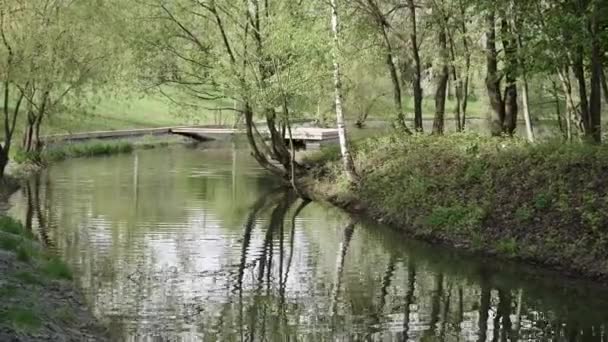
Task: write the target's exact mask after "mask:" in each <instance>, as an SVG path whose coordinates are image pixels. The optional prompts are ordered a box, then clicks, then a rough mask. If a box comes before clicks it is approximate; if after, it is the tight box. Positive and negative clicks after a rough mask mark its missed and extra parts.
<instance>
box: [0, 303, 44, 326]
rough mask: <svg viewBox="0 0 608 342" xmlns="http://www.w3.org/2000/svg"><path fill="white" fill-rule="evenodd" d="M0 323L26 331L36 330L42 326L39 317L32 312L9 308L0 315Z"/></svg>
mask: <svg viewBox="0 0 608 342" xmlns="http://www.w3.org/2000/svg"><path fill="white" fill-rule="evenodd" d="M0 322H2V323H5V324H11V325H13V326H15V327H17V328H20V329H26V330H36V329H38V328H40V327H41V326H42V319H41V318H40V317H39V315H38V314H37V313H36V312H35V311H34V310H31V309H25V308H9V309H8V310H7V311H5V312H2V313H0Z"/></svg>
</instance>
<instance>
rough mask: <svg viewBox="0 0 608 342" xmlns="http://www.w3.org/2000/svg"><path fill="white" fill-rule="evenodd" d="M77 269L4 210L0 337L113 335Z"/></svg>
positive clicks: (42, 338)
mask: <svg viewBox="0 0 608 342" xmlns="http://www.w3.org/2000/svg"><path fill="white" fill-rule="evenodd" d="M84 298H85V297H84V294H83V293H82V292H81V291H80V290H79V289H78V287H77V286H75V284H74V283H73V279H72V272H71V270H70V269H69V267H68V266H67V265H66V264H65V263H64V262H63V261H61V259H60V257H58V256H56V255H54V254H53V253H50V252H49V251H48V250H47V249H46V247H44V246H43V245H42V244H40V243H39V242H38V241H35V239H34V236H33V234H32V233H31V232H29V231H27V230H26V229H25V228H24V227H23V225H22V224H21V223H20V222H18V221H16V220H14V219H13V218H11V217H9V216H0V341H20V342H21V341H24V342H30V341H32V342H34V341H98V342H105V341H108V336H109V335H108V330H107V329H106V327H105V326H104V324H102V323H101V322H100V321H98V320H97V319H96V318H95V317H94V315H93V314H92V312H91V311H90V310H89V306H88V305H87V303H86V301H85V299H84Z"/></svg>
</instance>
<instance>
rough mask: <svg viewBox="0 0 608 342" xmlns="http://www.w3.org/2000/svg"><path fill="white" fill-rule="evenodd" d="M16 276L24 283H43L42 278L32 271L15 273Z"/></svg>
mask: <svg viewBox="0 0 608 342" xmlns="http://www.w3.org/2000/svg"><path fill="white" fill-rule="evenodd" d="M15 278H17V279H19V280H20V281H22V282H23V283H24V284H32V285H38V284H42V280H41V279H40V277H38V276H37V275H35V274H33V273H32V272H27V271H22V272H18V273H16V274H15Z"/></svg>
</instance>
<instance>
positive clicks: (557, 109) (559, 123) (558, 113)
mask: <svg viewBox="0 0 608 342" xmlns="http://www.w3.org/2000/svg"><path fill="white" fill-rule="evenodd" d="M551 85H552V87H553V89H552V92H553V94H552V95H553V99H554V100H555V114H556V116H557V126H558V127H559V131H560V132H561V133H562V134H564V135H565V134H566V128H565V127H564V120H563V118H562V108H561V101H560V100H559V96H558V95H557V94H558V91H557V83H555V80H551Z"/></svg>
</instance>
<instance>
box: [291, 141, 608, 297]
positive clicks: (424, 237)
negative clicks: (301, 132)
mask: <svg viewBox="0 0 608 342" xmlns="http://www.w3.org/2000/svg"><path fill="white" fill-rule="evenodd" d="M386 139H387V140H393V139H394V136H391V137H386ZM410 139H413V141H414V143H417V142H416V140H418V139H422V140H423V143H422V144H421V145H424V147H428V145H427V143H428V140H427V139H429V138H428V137H420V136H415V137H411V138H407V139H405V140H410ZM430 139H433V138H430ZM435 139H436V138H435ZM445 139H448V140H449V139H452V138H451V137H447V138H446V137H442V138H440V140H444V141H443V142H445ZM467 139H469V138H468V137H467V138H465V140H467ZM474 139H478V137H477V136H475V138H474ZM492 139H494V138H491V139H490V140H485V142H484V143H486V142H487V141H491V143H490V145H492V146H493V148H495V147H497V146H498V147H500V146H502V147H501V148H505V149H507V150H508V149H509V148H510V147H509V146H508V145H509V144H511V143H512V141H511V140H506V142H505V140H503V139H498V140H492ZM364 140H365V141H362V142H359V143H357V144H356V145H358V146H356V147H355V148H354V151H355V152H354V153H353V155H354V156H355V157H354V159H355V164H357V166H358V169H359V170H361V168H362V166H364V164H365V162H361V160H357V156H358V154H359V152H360V151H361V150H364V149H368V151H365V153H371V154H376V158H374V161H373V163H375V164H380V165H381V164H382V163H383V161H388V160H391V159H394V158H395V155H394V154H386V155H382V151H381V149H379V148H378V145H382V142H381V143H380V144H378V142H377V139H374V138H372V139H364ZM368 140H375V143H374V147H373V148H374V149H375V150H374V151H371V152H370V151H369V148H370V146H366V144H367V141H368ZM457 140H459V141H454V143H460V142H462V141H460V137H458V138H457ZM385 141H386V140H385ZM505 145H507V146H505ZM514 145H515V146H518V147H521V146H523V145H522V143H521V142H520V141H517V142H515V143H514ZM551 146H553V145H552V143H547V144H544V145H543V144H540V145H536V147H533V148H534V149H535V152H534V154H535V155H537V153H538V152H541V153H542V152H543V151H546V150H548V149H552V148H553V147H551ZM572 146H575V147H574V148H575V149H579V148H580V151H587V150H586V149H587V147H585V145H579V144H576V145H572ZM580 146H583V147H580ZM525 148H528V147H525ZM525 148H524V150H525ZM589 148H591V149H598V148H601V149H603V152H602V154H603V155H604V156H606V157H608V153H607V152H608V149H605V148H604V147H598V146H589ZM499 149H500V148H498V149H497V150H499ZM461 150H464V149H461ZM393 152H394V151H393ZM433 152H435V153H436V152H438V151H430V153H431V154H430V155H432V156H433V157H437V154H433ZM568 157H569V158H570V160H569V162H570V163H571V164H572V165H577V164H580V163H585V162H589V159H588V158H590V157H591V158H593V153H588V152H582V155H581V159H580V160H577V158H576V157H574V158H572V156H571V155H570V156H568ZM304 159H305V161H304V162H305V163H306V164H307V165H308V167H309V168H310V171H311V172H310V173H309V174H308V175H306V176H305V177H303V178H302V179H300V180H299V182H298V187H299V190H300V191H301V193H302V195H304V196H305V197H307V198H309V199H310V200H312V201H317V202H323V203H327V204H329V205H332V206H335V207H337V208H340V209H342V210H344V211H345V212H347V213H349V214H351V215H353V216H355V217H360V218H362V219H365V220H371V221H374V222H377V223H379V224H382V225H385V226H387V227H389V228H391V229H393V230H396V231H399V232H401V233H403V234H406V235H407V237H405V236H404V239H405V238H413V239H416V240H420V241H424V242H427V243H431V244H434V245H440V246H446V247H450V248H455V249H457V250H460V251H462V252H464V253H467V254H471V255H479V256H484V257H493V258H498V259H501V260H508V261H514V262H519V263H523V264H527V265H530V266H534V267H540V268H543V269H546V270H550V271H556V272H558V273H560V274H562V275H564V276H567V277H570V278H573V279H586V280H591V281H594V282H597V283H601V284H604V285H606V284H608V256H606V255H605V254H604V255H602V256H601V257H598V256H597V255H596V254H595V252H596V249H595V248H594V249H593V250H589V249H586V248H584V247H585V246H579V245H577V242H578V241H576V240H574V241H573V243H571V244H568V245H566V244H565V243H563V242H561V244H562V245H561V246H559V243H553V242H552V244H551V245H549V244H547V246H543V244H542V243H541V244H538V243H528V241H527V239H528V238H529V239H530V240H533V241H534V240H536V241H538V236H534V235H535V234H538V232H537V231H536V228H537V226H538V225H534V226H533V225H530V226H528V227H526V225H525V224H523V225H521V226H519V227H517V231H516V232H514V231H509V230H508V229H504V227H505V223H507V224H508V223H509V222H511V221H512V220H506V222H501V223H500V224H498V223H499V221H500V217H496V215H493V214H494V213H492V212H486V213H483V214H480V215H482V216H484V218H483V219H481V220H480V221H479V222H475V223H470V222H467V223H466V224H467V225H469V227H467V229H466V230H459V231H457V232H454V234H450V233H446V231H445V230H436V229H435V228H436V226H433V225H434V224H435V223H436V222H435V223H431V221H433V220H435V219H436V218H434V217H432V215H433V214H434V213H432V214H431V215H429V214H428V213H421V214H419V215H417V214H416V213H412V212H411V210H410V209H411V208H407V206H404V207H403V211H407V212H409V215H411V217H410V219H404V218H403V216H401V215H395V213H394V212H393V213H391V212H390V211H389V210H385V209H384V208H382V207H379V206H378V205H374V204H372V203H371V202H372V201H374V200H375V199H378V198H379V197H378V195H377V194H370V193H369V192H368V189H369V184H365V182H366V178H368V177H367V176H363V177H360V179H359V181H358V183H357V184H354V185H353V184H348V182H347V180H346V176H345V175H344V174H343V173H342V171H341V167H342V165H341V161H340V158H339V151H338V150H337V148H336V149H334V151H330V152H327V151H320V152H317V153H313V154H312V155H311V156H309V157H306V158H304ZM438 159H439V160H441V159H442V158H441V157H440V158H438ZM602 160H604V161H605V162H602V163H603V164H606V165H605V166H606V167H600V169H602V170H605V169H608V168H607V167H608V159H607V158H603V159H602ZM368 166H369V165H368ZM404 166H405V165H404ZM471 168H475V165H469V166H468V167H467V169H471ZM562 169H563V165H562V166H561V167H558V168H556V170H562ZM337 170H340V171H337ZM527 171H528V172H530V173H531V174H533V173H534V170H527ZM372 172H374V171H372ZM445 172H448V170H446V171H445ZM365 173H368V174H369V172H368V171H366V172H365ZM439 174H440V175H441V174H442V172H439ZM604 182H605V179H602V181H601V182H600V183H602V184H604ZM371 186H373V185H371ZM574 188H576V186H574ZM589 188H593V189H597V198H593V199H591V200H589V201H590V202H594V201H595V200H596V199H598V198H601V199H602V200H603V201H604V203H603V205H608V195H606V196H605V197H602V196H601V189H605V187H601V186H598V185H597V184H596V185H592V186H591V187H589V186H587V187H585V190H586V191H588V190H589ZM385 190H386V189H385ZM401 190H402V189H400V188H399V186H396V187H394V188H392V189H391V188H389V190H388V191H387V192H386V193H385V195H383V197H384V199H388V198H391V197H397V198H398V197H399V196H397V195H396V194H397V193H398V192H399V191H401ZM518 190H519V189H517V188H514V189H513V193H517V191H518ZM465 191H466V190H465ZM539 193H542V191H539ZM535 200H537V201H538V197H537V198H535ZM463 208H467V206H466V205H465V206H463ZM595 210H597V211H598V212H600V209H599V208H595ZM472 211H473V214H472V216H476V215H477V213H475V209H472ZM512 214H513V215H512V216H517V215H519V211H518V212H516V213H512ZM607 218H608V217H607V216H604V217H602V218H601V219H598V221H599V222H596V226H594V227H593V228H590V230H597V227H607V228H608V219H607ZM491 224H498V225H499V226H501V228H503V229H504V231H503V234H500V233H499V234H495V235H497V236H494V237H493V239H489V238H488V237H487V236H486V237H480V235H479V233H478V232H479V231H481V230H483V229H486V228H488V225H491ZM578 227H579V226H577V227H574V228H572V227H568V226H567V225H564V226H554V227H552V228H553V229H554V230H555V231H556V232H557V233H556V234H567V235H571V234H572V231H573V230H574V231H576V228H578ZM527 228H529V229H530V231H529V235H528V236H526V234H527V233H526V230H527ZM542 238H544V237H541V239H542ZM583 240H584V241H585V242H587V241H588V240H589V237H587V236H584V239H583V238H581V241H583ZM600 240H601V242H600V243H601V245H602V246H605V245H606V242H607V241H608V240H607V239H606V235H604V232H603V231H602V236H601V238H600ZM556 247H561V248H556ZM566 251H567V252H566ZM573 251H574V252H573Z"/></svg>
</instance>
